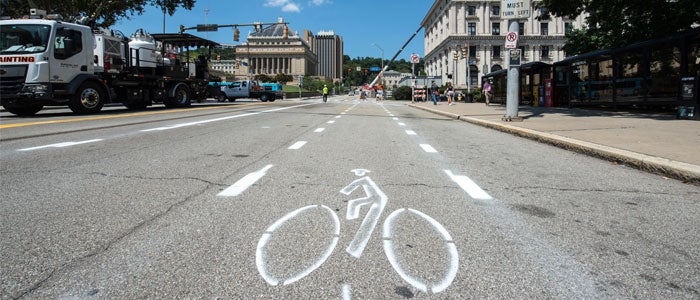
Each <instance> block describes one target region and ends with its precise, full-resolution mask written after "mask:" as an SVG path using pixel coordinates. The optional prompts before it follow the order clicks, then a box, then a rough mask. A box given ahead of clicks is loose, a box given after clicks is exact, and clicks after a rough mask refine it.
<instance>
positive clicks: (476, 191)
mask: <svg viewBox="0 0 700 300" xmlns="http://www.w3.org/2000/svg"><path fill="white" fill-rule="evenodd" d="M445 173H446V174H447V176H450V179H452V181H454V182H456V183H457V185H459V187H461V188H462V189H463V190H464V191H465V192H467V194H469V196H471V197H472V198H474V199H480V200H491V199H493V198H492V197H491V196H490V195H489V194H488V193H486V192H485V191H484V190H483V189H481V187H479V185H477V184H476V183H475V182H474V181H472V180H471V179H469V177H467V176H464V175H454V174H452V171H450V170H445Z"/></svg>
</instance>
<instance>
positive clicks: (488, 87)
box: [483, 80, 493, 105]
mask: <svg viewBox="0 0 700 300" xmlns="http://www.w3.org/2000/svg"><path fill="white" fill-rule="evenodd" d="M492 88H493V87H492V86H491V83H490V82H489V81H488V80H486V81H484V87H483V91H484V102H486V105H489V103H491V97H493V93H492V92H491V89H492Z"/></svg>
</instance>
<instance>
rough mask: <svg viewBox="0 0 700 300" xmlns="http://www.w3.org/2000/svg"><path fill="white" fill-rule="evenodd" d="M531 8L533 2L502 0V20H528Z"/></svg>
mask: <svg viewBox="0 0 700 300" xmlns="http://www.w3.org/2000/svg"><path fill="white" fill-rule="evenodd" d="M531 8H532V1H531V0H501V18H503V19H527V18H529V17H530V10H531Z"/></svg>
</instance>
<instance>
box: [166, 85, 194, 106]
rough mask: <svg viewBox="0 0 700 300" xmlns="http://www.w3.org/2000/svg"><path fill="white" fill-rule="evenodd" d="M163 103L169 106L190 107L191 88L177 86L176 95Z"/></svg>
mask: <svg viewBox="0 0 700 300" xmlns="http://www.w3.org/2000/svg"><path fill="white" fill-rule="evenodd" d="M163 103H164V104H165V107H167V108H174V107H189V106H190V105H192V102H191V99H190V90H189V89H188V88H187V87H186V86H184V85H179V86H178V87H177V88H175V97H168V98H167V99H165V101H163Z"/></svg>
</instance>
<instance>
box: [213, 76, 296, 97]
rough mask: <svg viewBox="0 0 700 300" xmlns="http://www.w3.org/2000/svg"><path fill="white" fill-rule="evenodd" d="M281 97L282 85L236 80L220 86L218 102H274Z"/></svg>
mask: <svg viewBox="0 0 700 300" xmlns="http://www.w3.org/2000/svg"><path fill="white" fill-rule="evenodd" d="M282 97H283V92H282V85H281V84H279V83H258V82H256V81H254V80H238V81H234V82H231V83H226V84H222V85H221V93H220V94H219V96H218V97H217V99H218V100H219V101H225V100H229V101H231V102H233V101H236V99H244V98H249V99H260V101H262V102H267V101H270V102H272V101H275V100H276V99H280V98H282Z"/></svg>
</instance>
